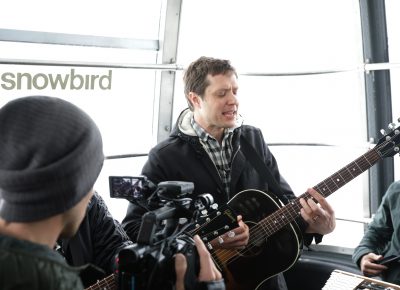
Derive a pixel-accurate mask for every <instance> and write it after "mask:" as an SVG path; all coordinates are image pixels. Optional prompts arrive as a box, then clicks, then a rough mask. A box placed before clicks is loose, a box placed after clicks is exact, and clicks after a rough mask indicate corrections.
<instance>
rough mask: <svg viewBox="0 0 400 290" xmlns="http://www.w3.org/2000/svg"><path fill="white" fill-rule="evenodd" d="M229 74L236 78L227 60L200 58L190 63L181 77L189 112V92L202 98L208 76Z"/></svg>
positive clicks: (191, 108)
mask: <svg viewBox="0 0 400 290" xmlns="http://www.w3.org/2000/svg"><path fill="white" fill-rule="evenodd" d="M230 72H232V73H234V74H235V75H236V77H237V73H236V70H235V68H234V67H233V66H232V65H231V63H230V61H229V60H225V59H217V58H212V57H206V56H202V57H200V58H199V59H197V60H195V61H194V62H192V63H191V64H190V65H189V67H188V68H187V69H186V71H185V74H184V75H183V83H184V92H185V96H186V100H187V102H188V105H189V108H190V110H192V111H193V106H192V104H191V102H190V100H189V93H190V92H193V93H195V94H197V95H199V96H200V97H201V98H203V96H204V92H205V90H206V88H207V86H208V85H209V82H208V80H207V76H208V75H209V74H210V75H211V76H215V75H219V74H226V73H230Z"/></svg>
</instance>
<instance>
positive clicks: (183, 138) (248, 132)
mask: <svg viewBox="0 0 400 290" xmlns="http://www.w3.org/2000/svg"><path fill="white" fill-rule="evenodd" d="M191 116H192V113H191V112H190V111H189V110H188V109H187V110H185V111H183V112H182V113H181V115H180V116H179V118H178V121H177V125H176V126H175V128H174V130H173V132H172V133H171V135H170V136H169V138H168V139H166V140H165V141H162V142H160V143H159V144H157V145H156V146H155V147H154V148H153V149H152V150H151V151H150V153H149V158H148V160H147V162H146V164H145V165H144V167H143V169H142V174H143V175H145V176H147V177H148V178H149V179H150V180H151V181H152V182H154V183H155V184H158V183H159V182H161V181H189V182H193V183H194V193H193V194H194V195H198V194H203V193H211V194H212V195H213V197H214V200H215V202H216V203H217V204H219V205H223V204H226V203H227V202H228V201H229V200H230V199H231V198H232V197H233V196H234V195H235V194H236V193H239V192H240V191H242V190H245V189H258V190H263V191H269V189H270V187H269V186H268V183H267V181H266V179H265V178H264V177H263V176H260V175H259V174H258V173H257V171H256V170H255V168H254V167H253V166H252V165H251V164H250V162H249V161H248V160H247V158H246V156H245V155H244V154H243V151H242V147H241V136H242V137H244V138H245V139H246V140H247V141H248V142H249V143H250V144H251V145H252V146H253V147H254V149H255V150H256V152H257V153H258V154H259V156H260V157H261V158H262V159H263V162H264V163H265V164H266V165H267V166H268V168H269V170H270V172H271V173H272V175H273V176H274V178H275V180H276V181H277V182H278V184H279V185H280V188H281V194H280V195H277V197H278V198H279V199H280V200H281V201H282V202H283V203H285V204H286V203H288V201H289V200H291V199H294V198H296V197H295V195H294V193H293V191H292V190H291V188H290V186H289V185H288V183H287V182H286V181H285V179H284V178H283V177H282V175H281V174H280V172H279V169H278V165H277V162H276V160H275V157H274V156H273V154H272V153H271V152H270V150H269V148H268V146H267V144H266V143H265V141H264V137H263V135H262V132H261V130H260V129H258V128H255V127H252V126H248V125H241V126H239V127H237V128H236V129H235V130H234V135H233V139H232V147H233V152H232V164H231V186H230V193H231V194H230V196H228V195H227V194H226V193H225V192H224V189H223V186H222V182H221V178H220V177H219V174H218V171H217V169H216V167H215V166H214V163H213V162H212V160H211V159H210V158H209V156H208V154H207V152H206V151H205V150H204V148H203V146H202V144H201V143H200V142H199V138H198V136H197V135H196V134H195V132H194V130H193V128H192V127H191V125H190V118H191ZM276 194H278V193H276ZM145 212H146V210H145V209H144V208H143V207H139V206H137V205H135V204H133V203H130V204H129V206H128V210H127V215H126V217H125V218H124V220H123V221H122V225H123V227H124V229H125V231H126V232H127V233H128V235H129V236H130V237H131V239H133V240H135V239H136V238H137V235H138V232H139V228H140V224H141V218H142V216H143V214H144V213H145ZM296 222H297V224H298V226H299V228H300V230H301V232H302V233H303V237H304V242H305V243H306V244H310V243H311V241H312V239H313V237H314V235H312V234H304V230H305V229H306V227H307V223H306V222H305V221H304V220H303V219H302V218H301V217H299V218H298V219H297V220H296ZM315 238H316V240H317V241H320V240H321V235H315ZM264 286H266V287H267V288H268V289H285V288H286V285H285V282H284V280H283V276H282V275H281V274H280V275H277V276H275V277H273V278H272V279H270V281H269V284H267V285H264Z"/></svg>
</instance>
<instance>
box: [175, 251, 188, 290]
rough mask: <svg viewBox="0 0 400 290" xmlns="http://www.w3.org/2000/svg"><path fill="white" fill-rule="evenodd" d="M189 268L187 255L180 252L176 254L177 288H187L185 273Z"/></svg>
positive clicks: (179, 289) (178, 289)
mask: <svg viewBox="0 0 400 290" xmlns="http://www.w3.org/2000/svg"><path fill="white" fill-rule="evenodd" d="M186 269H187V261H186V257H185V256H184V255H183V254H181V253H178V254H176V255H175V274H176V284H175V287H176V290H185V273H186Z"/></svg>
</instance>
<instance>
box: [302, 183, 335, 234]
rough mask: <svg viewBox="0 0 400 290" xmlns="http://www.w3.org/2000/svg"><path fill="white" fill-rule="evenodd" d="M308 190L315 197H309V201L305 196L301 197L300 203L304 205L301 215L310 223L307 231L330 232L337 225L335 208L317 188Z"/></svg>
mask: <svg viewBox="0 0 400 290" xmlns="http://www.w3.org/2000/svg"><path fill="white" fill-rule="evenodd" d="M307 192H308V193H309V194H310V195H311V196H312V197H313V198H309V199H307V201H306V200H305V199H304V198H301V199H300V204H301V206H302V207H303V208H302V209H301V216H302V217H303V219H304V220H305V221H306V222H307V223H308V227H307V229H306V232H307V233H318V234H321V235H325V234H329V233H330V232H332V231H333V230H334V229H335V226H336V219H335V212H334V210H333V209H332V207H331V206H330V204H329V203H328V202H327V201H326V199H325V198H324V197H323V196H322V195H321V194H319V193H318V192H317V191H316V190H315V189H312V188H309V189H308V190H307ZM314 199H315V200H316V201H317V203H316V202H315V201H314Z"/></svg>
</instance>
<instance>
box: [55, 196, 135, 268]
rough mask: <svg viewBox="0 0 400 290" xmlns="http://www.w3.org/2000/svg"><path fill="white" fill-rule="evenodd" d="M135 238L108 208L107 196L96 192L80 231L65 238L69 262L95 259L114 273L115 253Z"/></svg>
mask: <svg viewBox="0 0 400 290" xmlns="http://www.w3.org/2000/svg"><path fill="white" fill-rule="evenodd" d="M131 244H132V242H131V241H130V239H129V238H128V236H127V234H126V233H125V231H124V230H123V228H122V226H121V225H120V223H119V222H118V221H117V220H115V219H114V218H113V217H112V215H111V213H110V212H109V211H108V208H107V206H106V204H105V203H104V200H103V199H102V198H101V196H100V195H99V194H97V193H95V194H94V195H93V197H92V199H91V200H90V203H89V206H88V210H87V213H86V216H85V218H84V220H83V222H82V224H81V226H80V228H79V230H78V232H77V234H76V235H75V236H74V237H73V238H71V239H69V240H64V241H63V248H64V249H63V250H64V252H65V256H66V258H67V260H68V262H69V263H70V264H71V265H74V266H80V265H83V264H87V263H91V264H94V265H95V266H97V267H100V268H101V269H103V270H104V271H105V272H106V273H108V274H110V273H112V272H113V271H114V262H115V256H116V254H117V253H118V252H119V250H120V249H122V248H124V247H126V246H127V245H131Z"/></svg>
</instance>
